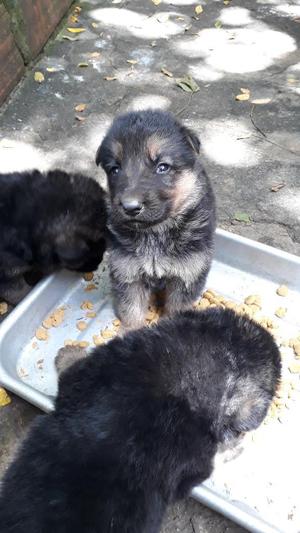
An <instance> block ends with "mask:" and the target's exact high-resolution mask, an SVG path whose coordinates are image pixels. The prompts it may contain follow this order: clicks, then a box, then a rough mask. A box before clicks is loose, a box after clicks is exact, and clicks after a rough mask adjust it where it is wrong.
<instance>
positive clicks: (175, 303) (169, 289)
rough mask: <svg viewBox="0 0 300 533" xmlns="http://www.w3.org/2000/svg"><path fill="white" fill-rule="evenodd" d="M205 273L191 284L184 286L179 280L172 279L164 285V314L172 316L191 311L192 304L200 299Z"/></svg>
mask: <svg viewBox="0 0 300 533" xmlns="http://www.w3.org/2000/svg"><path fill="white" fill-rule="evenodd" d="M207 272H208V269H207V271H205V272H203V273H201V275H200V276H199V277H198V278H197V279H196V280H195V281H194V282H193V283H189V284H186V283H185V282H184V281H183V280H182V279H181V278H172V279H170V280H168V281H167V283H166V303H165V313H166V314H167V315H172V314H174V313H176V312H177V311H184V310H186V309H191V308H192V306H193V303H194V302H195V301H196V300H197V299H198V298H199V297H200V294H201V291H202V289H203V287H204V284H205V280H206V276H207Z"/></svg>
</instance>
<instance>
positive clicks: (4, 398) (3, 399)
mask: <svg viewBox="0 0 300 533" xmlns="http://www.w3.org/2000/svg"><path fill="white" fill-rule="evenodd" d="M10 402H11V398H10V397H9V396H8V394H7V392H6V390H5V389H3V388H2V387H0V407H5V406H6V405H8V404H9V403H10Z"/></svg>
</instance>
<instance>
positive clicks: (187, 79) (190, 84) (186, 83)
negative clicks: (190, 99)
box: [176, 75, 200, 93]
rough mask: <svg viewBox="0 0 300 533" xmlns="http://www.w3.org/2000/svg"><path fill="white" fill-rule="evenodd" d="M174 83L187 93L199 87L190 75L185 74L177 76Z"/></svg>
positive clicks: (194, 91) (197, 89) (193, 91)
mask: <svg viewBox="0 0 300 533" xmlns="http://www.w3.org/2000/svg"><path fill="white" fill-rule="evenodd" d="M176 85H178V87H180V88H181V89H182V90H183V91H186V92H188V93H196V92H197V91H199V89H200V87H199V85H198V84H197V83H196V82H195V80H194V79H193V78H192V76H190V75H186V76H184V77H183V78H177V79H176Z"/></svg>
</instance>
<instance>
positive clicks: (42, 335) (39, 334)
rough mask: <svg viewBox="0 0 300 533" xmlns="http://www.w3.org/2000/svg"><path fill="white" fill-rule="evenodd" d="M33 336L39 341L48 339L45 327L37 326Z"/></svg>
mask: <svg viewBox="0 0 300 533" xmlns="http://www.w3.org/2000/svg"><path fill="white" fill-rule="evenodd" d="M35 336H36V338H37V339H38V340H39V341H47V340H48V339H49V333H48V331H47V330H46V329H45V328H38V329H37V330H36V332H35Z"/></svg>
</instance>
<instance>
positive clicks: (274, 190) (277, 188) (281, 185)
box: [270, 182, 286, 192]
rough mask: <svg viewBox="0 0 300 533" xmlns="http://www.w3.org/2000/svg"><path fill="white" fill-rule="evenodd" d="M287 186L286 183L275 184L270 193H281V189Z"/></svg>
mask: <svg viewBox="0 0 300 533" xmlns="http://www.w3.org/2000/svg"><path fill="white" fill-rule="evenodd" d="M285 186H286V183H284V182H283V183H274V185H272V187H271V188H270V191H271V192H278V191H280V189H283V187H285Z"/></svg>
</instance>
